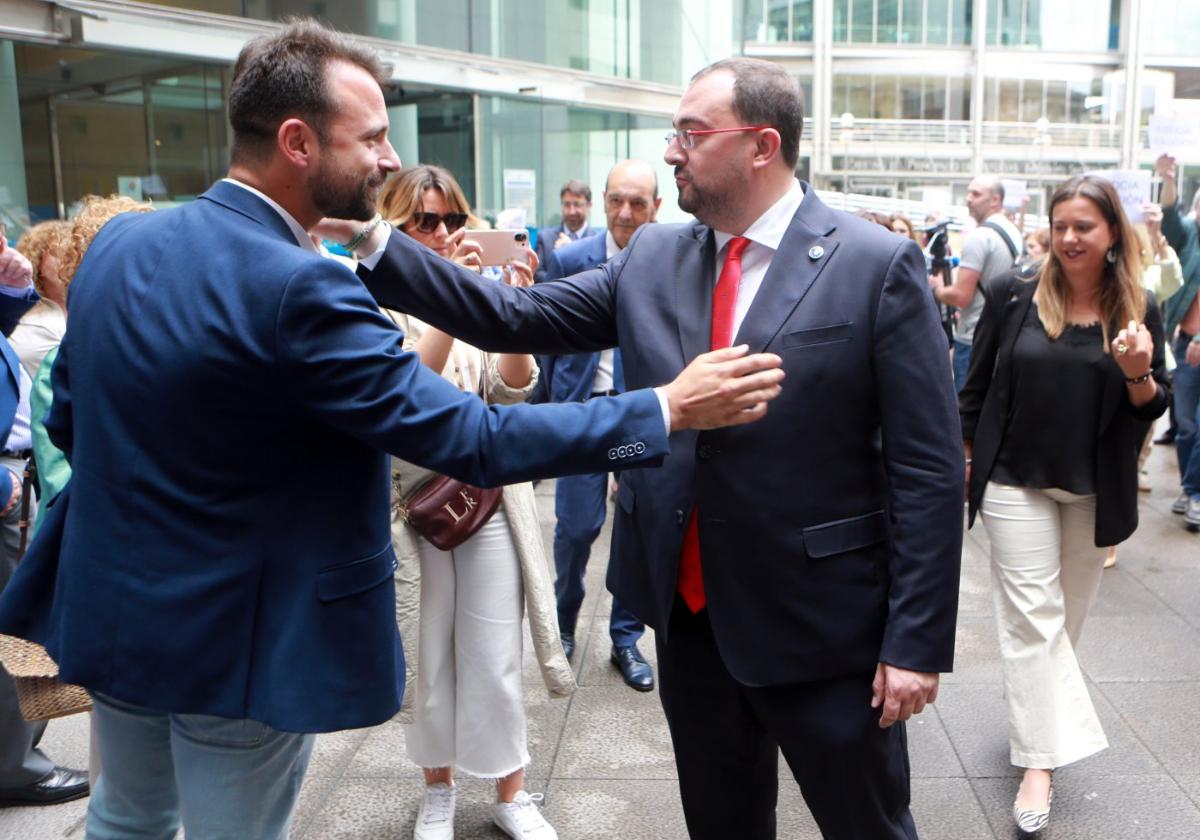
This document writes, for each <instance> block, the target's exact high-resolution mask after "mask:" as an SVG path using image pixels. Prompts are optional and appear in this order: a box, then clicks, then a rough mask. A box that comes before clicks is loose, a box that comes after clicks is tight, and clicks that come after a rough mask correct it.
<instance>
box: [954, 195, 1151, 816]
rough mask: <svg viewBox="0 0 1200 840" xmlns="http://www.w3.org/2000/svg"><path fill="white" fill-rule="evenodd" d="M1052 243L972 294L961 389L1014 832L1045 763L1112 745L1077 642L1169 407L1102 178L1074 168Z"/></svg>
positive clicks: (1125, 240)
mask: <svg viewBox="0 0 1200 840" xmlns="http://www.w3.org/2000/svg"><path fill="white" fill-rule="evenodd" d="M1050 238H1051V241H1050V250H1049V252H1048V253H1047V254H1046V258H1045V260H1044V261H1043V262H1042V263H1041V265H1040V267H1034V266H1028V267H1024V268H1017V269H1015V270H1014V271H1012V272H1010V273H1009V274H1007V275H1004V276H1002V277H1000V278H997V280H996V281H994V282H993V283H990V284H989V285H988V287H987V288H985V289H984V297H985V305H984V309H983V313H982V315H981V316H980V319H979V325H978V326H977V327H976V330H975V343H974V349H973V351H972V353H971V365H970V369H969V371H968V374H967V380H966V383H965V385H964V387H963V389H962V392H961V393H960V394H959V412H960V415H961V417H962V427H963V444H964V449H965V452H966V457H967V488H968V492H967V495H968V501H969V510H968V512H969V517H970V519H969V521H970V522H971V523H973V522H974V519H975V516H976V514H981V515H982V517H983V523H984V527H985V528H986V529H987V533H988V539H989V542H990V545H991V568H992V598H993V600H994V602H995V607H996V623H997V630H998V633H999V637H1000V655H1001V661H1002V663H1003V669H1004V696H1005V700H1006V702H1007V704H1008V718H1009V743H1010V755H1011V760H1012V763H1013V764H1014V765H1016V766H1017V767H1021V768H1023V769H1024V777H1023V778H1022V780H1021V785H1020V788H1019V789H1018V791H1017V795H1016V801H1015V802H1014V803H1013V817H1014V820H1015V821H1016V823H1017V828H1018V831H1020V832H1022V833H1023V834H1032V833H1034V832H1037V831H1039V830H1041V829H1042V828H1043V827H1045V825H1046V824H1047V823H1048V822H1049V819H1050V804H1051V801H1052V799H1053V786H1052V784H1051V783H1052V780H1053V777H1052V773H1053V770H1054V768H1056V767H1062V766H1063V765H1066V764H1071V763H1072V762H1075V761H1079V760H1080V759H1082V758H1086V757H1087V756H1089V755H1092V754H1094V753H1097V752H1099V751H1100V750H1103V749H1104V748H1105V747H1107V746H1108V741H1107V740H1106V739H1105V737H1104V731H1103V730H1102V729H1101V727H1100V720H1099V718H1098V717H1097V716H1096V710H1095V708H1094V707H1093V706H1092V701H1091V698H1090V697H1089V696H1088V690H1087V686H1086V684H1085V683H1084V679H1083V674H1082V672H1081V671H1080V669H1079V663H1078V662H1077V661H1076V658H1075V649H1076V645H1077V644H1078V643H1079V638H1080V634H1081V633H1082V631H1083V624H1084V620H1085V619H1086V618H1087V614H1088V610H1089V609H1090V608H1091V605H1092V603H1093V602H1094V601H1095V598H1096V593H1097V591H1098V590H1099V587H1100V578H1101V574H1102V570H1103V566H1104V558H1105V550H1106V548H1107V547H1108V546H1110V545H1116V544H1117V543H1119V542H1121V541H1122V540H1124V539H1126V538H1127V537H1128V536H1129V535H1130V534H1132V533H1133V531H1134V529H1136V528H1137V519H1138V509H1137V459H1138V451H1139V450H1140V449H1141V446H1142V440H1143V439H1144V438H1145V435H1146V432H1147V430H1148V429H1149V427H1150V424H1151V423H1152V422H1153V421H1154V420H1155V418H1157V417H1159V416H1160V415H1161V414H1162V413H1163V411H1164V410H1165V409H1166V389H1165V387H1164V384H1163V383H1164V367H1163V360H1164V353H1163V327H1162V316H1161V314H1160V313H1159V310H1158V304H1157V302H1156V301H1155V300H1154V296H1153V295H1152V294H1150V293H1147V292H1146V291H1145V290H1144V289H1143V288H1142V283H1141V281H1142V255H1141V252H1140V251H1141V249H1140V246H1139V243H1138V239H1137V237H1136V236H1135V234H1134V232H1133V229H1132V227H1131V226H1130V224H1129V221H1128V220H1127V219H1126V217H1125V214H1124V212H1123V211H1122V210H1121V202H1120V200H1119V199H1118V197H1117V194H1116V192H1115V191H1114V190H1113V187H1112V185H1111V184H1110V183H1109V182H1108V181H1106V180H1103V179H1101V178H1098V177H1096V176H1092V175H1079V176H1076V177H1074V178H1071V179H1070V180H1068V181H1067V182H1066V183H1064V184H1063V185H1062V186H1060V187H1059V188H1058V189H1057V190H1056V191H1055V193H1054V195H1053V197H1052V198H1051V200H1050ZM1023 281H1028V282H1023ZM972 461H974V463H973V464H972Z"/></svg>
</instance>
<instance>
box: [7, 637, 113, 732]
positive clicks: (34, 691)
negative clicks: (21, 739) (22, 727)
mask: <svg viewBox="0 0 1200 840" xmlns="http://www.w3.org/2000/svg"><path fill="white" fill-rule="evenodd" d="M0 662H3V663H4V668H5V670H7V671H8V673H9V674H11V675H12V678H13V682H14V683H15V684H16V686H17V701H18V703H19V704H20V706H21V716H22V717H24V718H25V720H49V719H50V718H56V717H65V716H66V715H74V714H78V713H79V712H87V711H91V708H92V698H91V697H89V696H88V693H87V691H86V690H84V689H82V688H80V687H79V686H77V685H68V684H66V683H64V682H62V681H61V680H59V678H58V665H57V664H56V663H55V661H54V660H53V659H51V658H50V654H48V653H46V649H45V648H44V647H42V646H41V645H39V644H36V643H35V642H27V641H25V640H24V639H18V638H17V637H16V636H5V635H0Z"/></svg>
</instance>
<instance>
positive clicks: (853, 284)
mask: <svg viewBox="0 0 1200 840" xmlns="http://www.w3.org/2000/svg"><path fill="white" fill-rule="evenodd" d="M404 239H405V237H402V236H401V237H393V239H392V242H391V244H390V245H389V255H390V257H391V260H390V262H389V261H385V263H383V264H381V265H380V266H379V268H378V269H377V270H376V271H375V272H374V273H373V274H372V276H371V277H370V278H369V280H368V285H369V286H371V287H372V288H373V289H374V291H375V293H376V295H377V296H378V297H380V298H381V299H383V300H385V301H387V302H388V303H389V305H392V306H395V307H396V308H398V309H402V310H404V311H407V312H411V313H413V314H415V315H417V317H419V318H422V319H426V320H428V321H430V322H432V323H434V324H436V325H437V326H439V327H441V328H442V329H445V330H448V331H449V332H451V333H453V334H454V335H457V336H460V337H461V338H463V339H464V340H466V341H469V342H471V343H472V344H475V345H477V346H481V347H486V348H487V349H490V350H493V351H500V350H508V351H514V350H518V349H519V350H525V351H530V352H543V353H544V352H551V351H559V352H562V351H576V352H579V351H594V350H597V349H600V348H603V347H612V346H614V345H617V344H620V347H621V353H622V357H623V360H624V365H625V381H626V383H627V384H628V385H629V386H630V387H643V386H645V385H650V384H659V383H663V382H667V381H669V380H671V379H672V378H673V377H674V376H675V375H676V374H677V373H678V372H679V371H680V370H681V369H682V368H683V367H684V365H685V364H686V363H687V362H689V361H690V360H691V359H694V358H695V357H696V356H697V355H699V354H701V353H703V352H705V351H707V350H708V348H709V331H710V324H711V321H712V289H713V283H714V274H715V267H714V264H715V235H714V234H713V232H712V231H711V230H710V229H709V228H707V227H705V226H704V225H701V224H699V223H692V224H678V225H668V224H653V225H643V226H642V228H641V229H640V230H639V231H638V232H637V233H636V234H635V235H634V237H633V238H632V239H631V241H630V243H629V246H628V247H627V248H626V249H625V250H624V251H622V252H621V253H620V254H618V255H617V256H616V257H614V258H613V259H612V260H610V261H609V262H607V263H606V264H605V265H604V266H603V267H601V268H598V269H593V270H590V271H586V272H584V273H582V274H578V275H576V276H574V277H570V278H567V279H565V280H558V281H555V282H553V283H541V284H538V285H535V286H533V287H532V288H529V289H514V288H512V287H508V286H504V285H503V284H499V283H488V282H484V281H482V280H480V279H479V278H477V277H474V276H473V275H472V274H471V273H470V272H467V271H465V270H463V271H460V270H456V269H454V268H447V269H445V270H443V271H441V272H435V271H434V270H433V269H427V270H423V271H414V270H413V266H412V265H409V266H408V268H407V271H406V272H405V274H406V276H404V277H401V276H400V275H399V274H398V273H397V272H396V271H395V270H394V269H395V267H396V265H397V263H399V262H408V260H409V254H410V253H411V252H413V251H414V249H413V248H411V247H409V246H408V245H406V244H405V243H404V242H403V241H402V240H404ZM435 274H436V275H440V276H435ZM497 312H499V313H500V317H499V318H498V317H497ZM497 324H500V325H503V329H501V330H498V329H497ZM735 343H745V344H748V345H749V346H750V349H751V350H752V351H763V350H766V351H771V352H775V353H778V354H780V355H781V356H782V357H783V367H784V370H785V372H786V379H785V380H784V382H783V392H782V395H781V396H780V397H779V398H778V399H776V400H775V401H773V402H772V403H771V404H770V407H769V409H768V411H767V413H766V416H765V417H764V418H763V419H762V420H760V421H758V422H756V423H753V424H749V425H745V426H738V427H735V428H726V429H718V430H715V431H706V432H694V431H683V432H676V433H674V434H672V435H671V443H672V446H671V455H670V457H668V458H667V459H666V461H665V463H664V464H663V466H662V467H661V468H659V469H656V470H641V471H634V472H630V473H628V474H626V475H625V476H623V478H622V481H621V486H620V490H619V492H618V494H617V501H618V507H617V511H616V517H615V529H616V530H615V533H614V537H613V550H612V558H613V559H612V561H611V562H610V565H609V574H608V584H609V588H610V589H611V590H612V592H613V594H614V595H615V596H616V597H618V598H620V600H621V601H622V602H623V603H624V604H625V606H626V607H628V608H629V610H630V611H631V612H633V613H634V615H637V616H638V617H639V618H641V619H643V620H644V621H646V622H647V623H649V624H651V625H653V626H654V628H655V630H656V632H658V633H664V632H666V631H667V629H668V618H669V616H670V613H671V609H672V606H673V603H674V600H675V597H676V595H675V584H676V577H677V574H678V566H679V554H680V546H681V544H682V542H683V535H684V529H685V527H686V525H687V522H688V516H689V511H690V510H691V509H692V507H693V506H696V508H697V510H698V512H699V513H698V516H699V527H700V545H701V557H702V566H703V572H704V583H705V590H706V593H707V597H708V611H709V617H710V620H711V623H712V628H713V633H714V636H715V639H716V643H717V646H718V648H719V651H720V653H721V655H722V658H723V660H724V662H725V664H726V667H728V668H729V670H730V672H731V673H732V674H733V676H734V677H735V678H736V679H738V680H739V681H741V682H742V683H743V684H747V685H776V684H785V683H795V682H801V681H806V680H814V679H822V678H828V677H832V676H837V675H849V674H864V673H866V674H869V673H871V672H872V671H873V670H874V668H875V665H876V662H877V661H881V660H882V661H884V662H888V663H891V664H893V665H897V666H901V667H906V668H912V669H916V670H921V671H946V670H949V669H950V667H951V663H952V660H953V652H954V628H955V617H956V612H957V605H958V574H959V564H960V552H961V548H962V518H963V515H962V505H963V479H964V465H963V454H962V448H961V444H960V438H959V431H960V429H959V421H958V412H957V410H956V406H955V399H954V391H953V386H952V381H951V375H950V366H949V361H948V359H947V354H946V341H945V336H944V334H943V333H942V332H941V327H940V324H939V322H938V317H937V312H936V310H935V307H934V304H933V300H932V297H931V295H930V294H929V288H928V285H927V283H926V279H925V264H924V259H923V258H922V256H921V252H920V250H919V249H918V248H917V247H916V245H914V244H913V243H912V242H911V241H909V240H905V239H902V238H900V237H898V236H896V235H895V234H893V233H891V232H890V231H887V230H884V229H883V228H881V227H880V226H878V225H874V224H871V223H870V222H867V221H864V220H862V219H858V218H856V217H854V216H851V215H849V214H846V213H842V212H839V211H835V210H832V209H830V208H828V207H826V206H825V205H824V204H822V203H821V201H820V200H819V199H818V198H817V196H816V194H815V193H814V192H813V190H812V189H811V188H809V187H807V185H805V196H804V200H803V202H802V204H801V205H800V208H799V209H798V211H797V212H796V215H795V217H794V218H793V219H792V222H791V225H790V226H789V228H788V231H787V233H786V234H785V236H784V238H783V241H782V243H781V245H780V248H779V250H778V251H777V252H776V254H775V255H774V258H773V259H772V261H771V267H770V270H769V271H768V272H767V275H766V277H765V278H764V279H763V282H762V285H761V287H760V288H759V291H758V294H757V296H756V297H755V299H754V303H753V305H752V306H751V307H750V310H749V312H748V313H747V315H746V317H745V320H744V322H743V323H742V325H741V327H740V330H739V332H738V334H737V336H736V338H735ZM668 643H669V640H668Z"/></svg>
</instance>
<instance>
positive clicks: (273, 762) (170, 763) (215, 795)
mask: <svg viewBox="0 0 1200 840" xmlns="http://www.w3.org/2000/svg"><path fill="white" fill-rule="evenodd" d="M93 701H94V704H95V708H94V711H93V713H92V714H93V716H94V721H93V722H94V726H95V729H96V740H97V744H98V749H99V751H100V761H101V768H102V769H101V773H100V778H99V780H98V781H97V783H96V785H95V788H94V790H93V791H92V799H91V802H90V803H89V805H88V816H87V830H86V833H85V835H84V837H85V840H134V838H136V839H137V840H171V838H174V837H175V835H176V833H177V832H178V831H179V827H180V823H181V822H182V825H183V829H184V832H185V833H186V835H187V838H188V840H245V838H249V837H253V838H255V840H285V838H286V837H287V833H288V825H289V824H290V823H291V819H292V809H293V808H294V807H295V805H296V798H297V797H298V796H299V794H300V783H301V782H302V781H303V780H304V771H305V770H306V769H307V768H308V759H309V756H310V755H311V753H312V745H313V736H312V735H304V734H299V733H294V732H279V731H277V730H274V729H272V728H271V727H269V726H267V725H266V724H263V723H259V722H257V721H253V720H233V719H230V718H221V717H213V716H211V715H172V714H162V713H159V712H153V711H150V710H149V709H143V708H140V707H138V706H131V705H129V704H127V703H122V702H120V701H117V700H113V699H112V698H109V697H104V696H102V695H96V696H94V697H93Z"/></svg>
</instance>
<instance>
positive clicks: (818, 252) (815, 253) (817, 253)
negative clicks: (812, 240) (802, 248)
mask: <svg viewBox="0 0 1200 840" xmlns="http://www.w3.org/2000/svg"><path fill="white" fill-rule="evenodd" d="M823 256H825V249H824V248H822V247H821V246H820V245H814V246H812V247H811V248H809V249H808V258H809V259H810V260H819V259H821V257H823Z"/></svg>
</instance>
